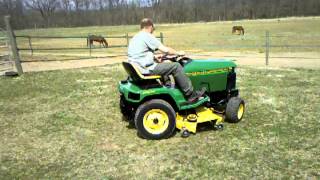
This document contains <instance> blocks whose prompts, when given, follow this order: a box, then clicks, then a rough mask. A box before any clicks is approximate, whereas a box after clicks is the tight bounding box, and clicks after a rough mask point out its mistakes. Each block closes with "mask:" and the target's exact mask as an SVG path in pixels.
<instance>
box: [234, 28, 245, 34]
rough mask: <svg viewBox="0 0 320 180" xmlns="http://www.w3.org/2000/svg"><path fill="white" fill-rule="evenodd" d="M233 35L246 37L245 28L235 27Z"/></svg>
mask: <svg viewBox="0 0 320 180" xmlns="http://www.w3.org/2000/svg"><path fill="white" fill-rule="evenodd" d="M232 34H237V35H244V28H243V27H242V26H233V27H232Z"/></svg>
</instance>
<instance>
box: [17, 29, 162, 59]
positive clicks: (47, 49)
mask: <svg viewBox="0 0 320 180" xmlns="http://www.w3.org/2000/svg"><path fill="white" fill-rule="evenodd" d="M101 37H103V38H105V39H119V38H120V39H125V40H126V44H125V45H112V46H108V47H107V48H124V47H128V46H129V39H130V38H133V36H129V35H128V33H126V34H124V35H122V36H101ZM15 38H26V39H28V45H29V48H17V50H18V51H30V52H31V55H33V53H34V51H60V50H89V54H90V56H91V53H92V50H94V49H104V47H92V46H91V44H90V45H89V47H86V48H84V47H74V48H73V47H72V48H33V44H32V39H88V38H89V35H88V36H31V35H16V36H15ZM156 38H159V39H160V41H161V42H162V43H163V41H164V40H163V39H164V36H163V33H162V32H161V33H160V36H157V37H156Z"/></svg>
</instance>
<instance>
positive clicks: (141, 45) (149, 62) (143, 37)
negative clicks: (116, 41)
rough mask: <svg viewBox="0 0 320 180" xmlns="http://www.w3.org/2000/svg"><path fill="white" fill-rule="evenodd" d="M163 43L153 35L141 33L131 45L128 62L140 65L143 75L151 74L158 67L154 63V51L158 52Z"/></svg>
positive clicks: (132, 40)
mask: <svg viewBox="0 0 320 180" xmlns="http://www.w3.org/2000/svg"><path fill="white" fill-rule="evenodd" d="M161 45H162V44H161V42H160V41H159V40H158V39H157V38H156V37H154V36H153V35H152V34H150V33H148V32H144V31H140V32H139V33H138V34H136V35H135V36H134V37H133V38H132V39H131V40H130V43H129V47H128V61H129V62H131V63H132V62H133V63H135V64H137V65H138V67H139V69H140V71H141V73H142V74H149V73H150V70H153V69H154V67H155V66H156V65H157V63H156V62H154V51H156V50H158V48H159V47H160V46H161Z"/></svg>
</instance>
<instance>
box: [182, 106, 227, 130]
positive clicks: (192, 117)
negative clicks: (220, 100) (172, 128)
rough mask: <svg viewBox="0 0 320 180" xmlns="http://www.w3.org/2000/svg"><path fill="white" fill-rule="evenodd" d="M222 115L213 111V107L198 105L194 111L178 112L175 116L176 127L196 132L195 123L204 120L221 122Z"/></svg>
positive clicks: (216, 123)
mask: <svg viewBox="0 0 320 180" xmlns="http://www.w3.org/2000/svg"><path fill="white" fill-rule="evenodd" d="M223 120H224V119H223V116H222V115H220V114H216V113H214V109H213V108H206V107H203V106H201V107H198V108H196V112H195V113H191V114H185V115H182V114H179V113H177V117H176V128H177V129H180V130H182V131H185V130H187V131H189V132H192V133H196V132H197V125H198V124H200V123H204V122H214V123H215V125H218V124H222V123H223Z"/></svg>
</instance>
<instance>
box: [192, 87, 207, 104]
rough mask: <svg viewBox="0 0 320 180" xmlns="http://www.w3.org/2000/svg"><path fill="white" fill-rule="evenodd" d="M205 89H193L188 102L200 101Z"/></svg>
mask: <svg viewBox="0 0 320 180" xmlns="http://www.w3.org/2000/svg"><path fill="white" fill-rule="evenodd" d="M205 92H206V91H205V89H202V90H201V91H193V92H192V94H191V95H190V96H189V97H188V102H196V101H198V100H199V99H200V98H201V97H202V96H203V95H204V93H205Z"/></svg>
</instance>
